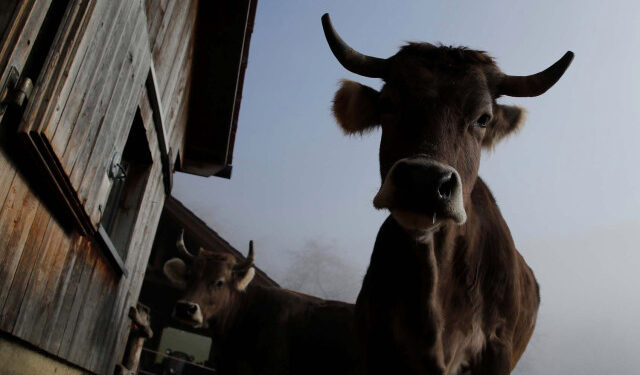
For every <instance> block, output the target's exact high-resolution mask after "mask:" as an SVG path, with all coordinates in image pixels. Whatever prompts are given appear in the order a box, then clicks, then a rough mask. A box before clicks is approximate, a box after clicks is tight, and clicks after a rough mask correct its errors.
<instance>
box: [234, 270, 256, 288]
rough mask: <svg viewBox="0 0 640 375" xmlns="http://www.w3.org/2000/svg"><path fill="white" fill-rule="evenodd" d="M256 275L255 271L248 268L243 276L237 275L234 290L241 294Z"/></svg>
mask: <svg viewBox="0 0 640 375" xmlns="http://www.w3.org/2000/svg"><path fill="white" fill-rule="evenodd" d="M255 275H256V270H255V269H254V268H253V267H249V269H248V270H247V272H245V273H244V275H238V279H237V281H236V289H237V290H239V291H240V292H243V291H244V290H245V289H247V287H248V286H249V283H251V280H253V277H254V276H255Z"/></svg>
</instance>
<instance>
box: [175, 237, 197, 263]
mask: <svg viewBox="0 0 640 375" xmlns="http://www.w3.org/2000/svg"><path fill="white" fill-rule="evenodd" d="M176 247H177V248H178V253H180V255H182V256H183V257H184V258H185V259H186V260H188V261H192V260H193V259H194V258H195V256H194V255H193V254H191V253H190V252H189V250H187V247H186V246H185V244H184V229H183V230H182V231H181V232H180V237H178V241H176Z"/></svg>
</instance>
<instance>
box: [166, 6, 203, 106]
mask: <svg viewBox="0 0 640 375" xmlns="http://www.w3.org/2000/svg"><path fill="white" fill-rule="evenodd" d="M190 3H191V6H190V8H189V12H188V14H187V16H186V20H185V22H184V25H183V28H182V30H181V32H180V35H179V36H178V39H179V41H180V44H177V45H175V48H176V53H175V56H174V57H173V61H171V63H170V64H169V66H168V67H167V69H168V70H167V74H168V78H167V80H166V84H165V86H164V87H163V88H162V103H164V105H165V108H163V111H164V116H165V118H166V117H167V115H168V112H169V109H170V108H171V107H170V106H171V103H172V102H173V100H174V96H173V95H174V94H175V90H176V86H177V85H178V83H179V82H180V81H179V78H180V75H181V74H180V73H181V71H183V69H184V68H185V65H186V64H185V61H187V60H188V58H189V56H188V53H189V50H190V49H191V46H192V45H193V42H194V39H195V34H194V32H195V20H196V10H197V6H198V2H197V1H190ZM190 67H191V66H189V68H190Z"/></svg>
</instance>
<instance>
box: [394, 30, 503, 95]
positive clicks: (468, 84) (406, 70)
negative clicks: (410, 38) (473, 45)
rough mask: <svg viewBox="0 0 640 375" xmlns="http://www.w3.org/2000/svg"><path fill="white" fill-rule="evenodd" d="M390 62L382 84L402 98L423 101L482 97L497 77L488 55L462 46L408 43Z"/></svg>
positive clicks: (498, 71)
mask: <svg viewBox="0 0 640 375" xmlns="http://www.w3.org/2000/svg"><path fill="white" fill-rule="evenodd" d="M390 61H391V68H390V70H389V75H388V77H387V78H386V79H385V82H386V84H387V85H392V86H395V87H397V88H398V90H399V93H401V94H403V95H408V96H409V97H420V98H423V99H454V98H460V97H461V96H462V95H463V94H465V95H468V94H472V95H473V94H480V93H485V94H486V93H488V92H489V91H490V90H491V84H490V82H489V81H490V80H492V78H493V77H495V76H496V75H498V74H500V70H499V69H498V67H497V66H496V65H495V63H494V61H493V59H492V58H491V57H490V56H488V55H487V54H486V53H484V52H482V51H475V50H470V49H467V48H464V47H446V46H433V45H431V44H427V43H411V44H409V45H407V46H404V47H403V48H402V49H401V50H400V52H398V53H397V54H396V55H394V56H393V57H391V59H390ZM452 95H453V97H452ZM476 96H477V95H476Z"/></svg>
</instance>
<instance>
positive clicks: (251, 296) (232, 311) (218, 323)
mask: <svg viewBox="0 0 640 375" xmlns="http://www.w3.org/2000/svg"><path fill="white" fill-rule="evenodd" d="M267 293H268V288H265V287H262V286H258V285H249V286H248V287H247V289H246V290H245V291H243V292H240V291H236V292H234V295H233V296H232V298H231V300H232V302H231V303H230V304H229V308H228V309H226V310H225V313H223V314H221V315H220V316H219V317H217V318H216V319H215V322H214V324H212V325H211V328H212V330H213V333H214V334H215V335H216V336H217V337H221V338H224V337H227V336H228V335H231V334H232V332H233V331H234V329H237V328H238V327H239V326H241V325H243V324H245V323H246V320H247V319H248V318H249V319H250V317H249V316H248V315H249V314H250V313H251V311H253V308H252V305H254V304H257V303H259V301H261V300H263V298H264V295H265V294H267Z"/></svg>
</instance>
